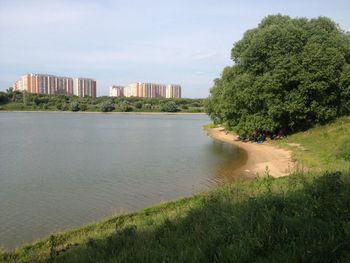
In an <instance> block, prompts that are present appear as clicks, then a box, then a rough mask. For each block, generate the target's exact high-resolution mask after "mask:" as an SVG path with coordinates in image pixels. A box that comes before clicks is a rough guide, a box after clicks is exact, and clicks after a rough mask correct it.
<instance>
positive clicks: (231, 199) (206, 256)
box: [0, 117, 350, 262]
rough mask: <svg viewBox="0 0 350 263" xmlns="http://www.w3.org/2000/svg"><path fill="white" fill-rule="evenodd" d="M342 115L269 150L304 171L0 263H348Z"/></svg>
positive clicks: (84, 232) (59, 236)
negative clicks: (285, 151)
mask: <svg viewBox="0 0 350 263" xmlns="http://www.w3.org/2000/svg"><path fill="white" fill-rule="evenodd" d="M349 131H350V117H346V118H341V119H339V120H338V121H336V122H334V123H333V124H330V125H326V126H320V127H316V128H314V129H311V130H309V131H306V132H303V133H298V134H295V135H292V136H290V137H288V138H287V139H285V140H282V141H279V142H274V143H276V144H277V145H279V146H280V147H287V148H289V149H291V150H292V151H293V155H294V157H295V158H296V159H297V160H298V162H300V163H301V164H304V165H305V166H307V167H308V168H309V169H307V172H305V171H304V172H296V173H294V174H291V175H290V176H288V177H284V178H278V179H274V178H272V177H271V176H268V175H267V176H266V177H261V178H257V179H256V180H253V181H249V182H247V181H246V182H238V183H234V184H227V185H224V186H220V187H217V188H215V189H213V190H211V191H208V192H204V193H201V194H198V195H195V196H193V197H190V198H185V199H181V200H177V201H173V202H168V203H165V204H161V205H158V206H154V207H150V208H147V209H144V210H142V211H139V212H136V213H131V214H126V215H120V216H116V217H114V218H111V219H109V220H106V221H102V222H98V223H95V224H91V225H87V226H84V227H81V228H78V229H75V230H71V231H67V232H61V233H55V234H53V235H51V236H50V237H48V238H46V239H42V240H40V241H38V242H36V243H34V244H31V245H26V246H22V247H20V248H17V249H16V250H14V251H5V250H3V251H1V252H0V261H2V262H350V160H349V159H348V157H347V156H348V154H349V151H348V150H349V148H348V145H349V140H350V137H349V136H346V135H349V134H350V132H349Z"/></svg>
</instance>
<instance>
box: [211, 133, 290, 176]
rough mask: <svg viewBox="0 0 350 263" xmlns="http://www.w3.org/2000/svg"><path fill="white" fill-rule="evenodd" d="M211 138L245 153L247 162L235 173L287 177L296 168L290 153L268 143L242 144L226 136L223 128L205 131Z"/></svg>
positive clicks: (232, 136) (229, 135) (231, 135)
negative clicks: (231, 145)
mask: <svg viewBox="0 0 350 263" xmlns="http://www.w3.org/2000/svg"><path fill="white" fill-rule="evenodd" d="M206 131H207V133H208V135H209V136H211V137H212V138H214V139H216V140H219V141H223V142H227V143H230V144H233V145H235V146H237V147H239V148H241V149H243V150H245V151H246V153H247V156H248V157H247V160H246V162H245V163H244V164H242V165H241V166H239V167H237V169H236V171H235V172H236V173H240V174H246V175H248V176H255V175H256V174H259V176H262V175H264V174H266V169H268V171H269V174H270V175H271V176H273V177H281V176H287V175H288V174H289V173H290V172H292V171H293V170H294V169H295V168H296V163H295V161H293V160H292V157H291V152H290V151H288V150H285V149H280V148H277V147H275V146H273V145H271V144H269V143H266V142H264V143H262V144H258V143H255V142H242V141H238V140H236V137H235V136H234V135H233V134H229V133H228V134H226V132H225V130H224V129H223V128H213V129H207V130H206Z"/></svg>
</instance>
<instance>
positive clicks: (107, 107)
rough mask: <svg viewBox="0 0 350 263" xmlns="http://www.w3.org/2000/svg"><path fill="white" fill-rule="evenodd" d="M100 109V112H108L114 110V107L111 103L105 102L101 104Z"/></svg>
mask: <svg viewBox="0 0 350 263" xmlns="http://www.w3.org/2000/svg"><path fill="white" fill-rule="evenodd" d="M100 109H101V111H102V112H110V111H113V110H115V106H114V104H113V103H112V102H111V101H105V102H103V103H102V104H101V107H100Z"/></svg>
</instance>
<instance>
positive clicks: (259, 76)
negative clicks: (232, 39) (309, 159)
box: [206, 15, 350, 138]
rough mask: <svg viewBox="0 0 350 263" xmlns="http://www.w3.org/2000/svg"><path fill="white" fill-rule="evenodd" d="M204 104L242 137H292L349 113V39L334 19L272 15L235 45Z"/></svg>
mask: <svg viewBox="0 0 350 263" xmlns="http://www.w3.org/2000/svg"><path fill="white" fill-rule="evenodd" d="M231 58H232V60H233V61H234V65H233V66H229V67H226V68H225V69H224V70H223V73H222V75H221V77H220V78H218V79H216V80H215V82H214V86H213V88H212V89H211V91H210V96H209V98H208V100H207V104H206V112H207V113H208V114H209V116H210V117H211V119H212V120H213V121H214V122H215V123H220V124H223V125H225V126H226V128H228V129H231V130H234V131H235V132H237V133H238V134H239V135H241V136H242V137H246V138H254V137H256V136H260V135H261V134H270V135H271V134H278V133H280V134H281V133H283V134H286V133H292V132H296V131H300V130H305V129H308V128H310V127H312V126H313V125H315V124H317V123H321V124H324V123H327V122H329V121H331V120H333V119H334V118H336V117H338V116H341V115H347V114H350V35H349V33H346V32H344V31H343V30H342V29H341V28H340V27H339V26H338V25H337V24H336V23H334V22H333V21H332V20H330V19H328V18H325V17H319V18H316V19H311V20H309V19H306V18H296V19H292V18H290V17H288V16H282V15H274V16H268V17H266V18H265V19H263V20H262V22H261V23H260V24H259V26H258V27H257V28H254V29H251V30H248V31H247V32H246V33H245V34H244V36H243V38H242V39H241V40H240V41H238V42H236V43H235V44H234V47H233V49H232V52H231Z"/></svg>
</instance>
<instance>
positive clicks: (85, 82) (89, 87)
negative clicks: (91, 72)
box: [75, 78, 96, 97]
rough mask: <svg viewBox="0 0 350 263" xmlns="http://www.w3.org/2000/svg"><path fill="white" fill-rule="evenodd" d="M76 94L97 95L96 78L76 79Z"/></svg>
mask: <svg viewBox="0 0 350 263" xmlns="http://www.w3.org/2000/svg"><path fill="white" fill-rule="evenodd" d="M75 95H77V96H79V97H86V96H89V97H96V80H94V79H87V78H78V79H76V80H75Z"/></svg>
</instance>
